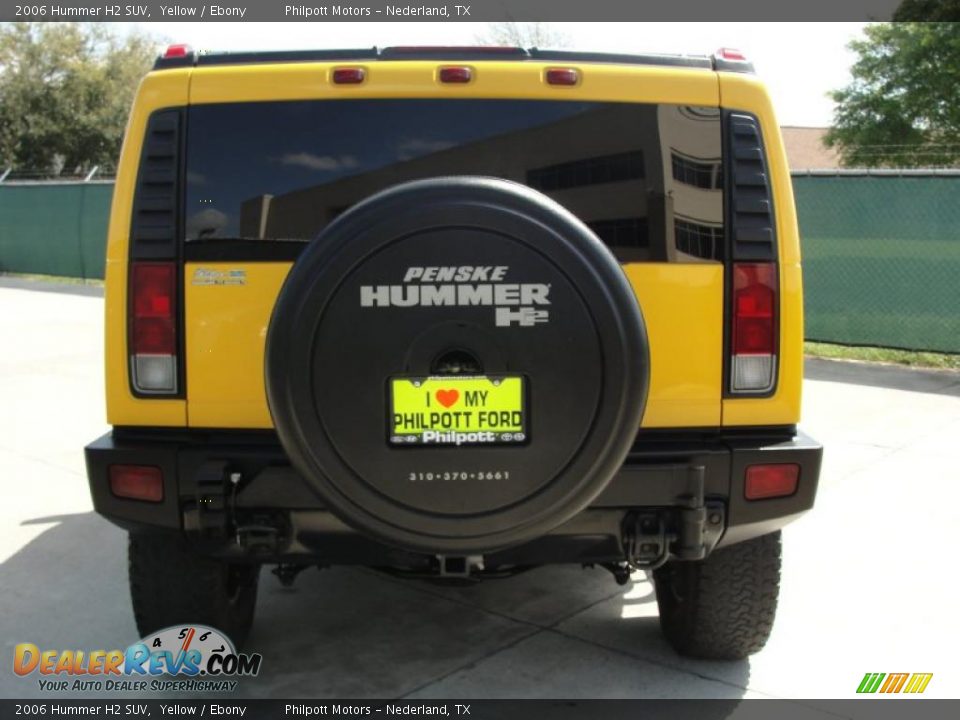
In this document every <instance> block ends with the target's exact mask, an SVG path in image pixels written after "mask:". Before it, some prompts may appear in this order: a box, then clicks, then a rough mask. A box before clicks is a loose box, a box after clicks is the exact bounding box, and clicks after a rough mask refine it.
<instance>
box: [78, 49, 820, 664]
mask: <svg viewBox="0 0 960 720" xmlns="http://www.w3.org/2000/svg"><path fill="white" fill-rule="evenodd" d="M802 337H803V335H802V297H801V272H800V252H799V242H798V237H797V227H796V218H795V213H794V205H793V197H792V191H791V186H790V178H789V175H788V170H787V165H786V160H785V155H784V150H783V146H782V143H781V139H780V134H779V130H778V126H777V124H776V121H775V119H774V115H773V112H772V109H771V106H770V101H769V99H768V96H767V94H766V92H765V90H764V88H763V86H762V85H761V84H760V83H759V82H758V81H757V80H756V79H755V77H754V76H753V75H752V70H751V67H750V66H749V64H748V63H746V62H744V61H743V60H742V58H739V56H737V55H735V54H729V53H720V54H718V55H716V56H713V57H706V56H704V57H690V56H621V55H594V54H584V53H574V52H547V51H538V50H529V51H528V50H522V49H514V48H493V49H483V48H480V49H458V48H436V49H430V48H388V49H383V50H376V49H375V50H354V51H315V52H313V51H307V52H278V53H264V54H235V55H230V54H200V55H197V54H194V53H192V52H191V51H189V50H188V49H185V48H183V47H175V48H172V49H171V51H170V52H168V53H167V55H165V56H164V57H162V58H161V59H160V60H158V62H157V65H156V68H155V69H154V71H153V72H151V73H150V74H149V75H148V76H147V77H146V78H145V79H144V81H143V83H142V85H141V87H140V89H139V92H138V94H137V98H136V101H135V104H134V107H133V111H132V115H131V117H130V120H129V126H128V129H127V135H126V140H125V144H124V148H123V153H122V158H121V162H120V167H119V172H118V176H117V182H116V190H115V195H114V199H113V208H112V214H111V221H110V230H109V242H108V249H107V271H106V373H107V412H108V420H109V422H110V424H111V425H112V426H113V431H112V432H111V433H109V434H107V435H105V436H104V437H102V438H100V439H99V440H96V441H95V442H93V443H92V444H91V445H90V446H89V447H88V448H87V451H86V457H87V466H88V471H89V479H90V487H91V491H92V494H93V499H94V503H95V506H96V509H97V511H98V512H100V513H101V514H103V515H104V516H105V517H107V518H109V519H110V520H112V521H114V522H115V523H117V524H119V525H120V526H122V527H124V528H126V529H127V530H129V533H130V545H129V554H130V587H131V594H132V600H133V608H134V613H135V616H136V620H137V624H138V626H139V629H140V630H141V631H142V632H143V633H144V634H146V633H148V632H151V631H155V630H157V629H158V628H162V627H165V626H169V625H173V624H177V623H183V622H199V623H207V624H209V625H213V626H215V627H218V628H221V629H222V630H224V631H226V632H228V633H229V634H230V635H231V636H232V637H233V639H234V640H235V641H237V642H238V643H239V642H242V640H243V638H244V636H245V635H246V632H247V630H248V629H249V627H250V625H251V622H252V620H253V608H254V601H255V597H256V591H257V582H258V575H259V570H260V567H261V565H264V564H271V565H276V566H277V567H276V569H275V572H276V573H277V574H278V575H279V576H280V578H281V580H284V581H292V579H293V577H294V576H295V575H296V573H297V572H298V571H299V570H300V569H302V568H304V567H307V566H312V565H318V566H321V567H322V566H327V565H335V564H354V565H364V566H370V567H376V568H382V569H384V570H388V571H390V572H393V573H400V574H409V575H411V576H418V577H425V578H434V579H443V578H450V579H451V581H454V580H458V581H460V582H464V581H468V580H481V579H483V578H489V577H502V576H505V575H510V574H512V573H515V572H519V571H521V570H525V569H527V568H530V567H532V566H537V565H543V564H548V563H578V564H586V565H591V564H592V565H599V566H603V567H606V568H608V569H609V570H610V571H611V572H612V573H613V574H614V576H615V577H616V579H617V580H618V581H620V582H622V583H625V582H627V580H628V578H629V574H630V572H631V570H634V569H647V570H649V571H651V572H652V575H653V578H654V581H655V585H656V592H657V601H658V603H659V608H660V622H661V625H662V628H663V631H664V633H665V635H666V637H667V638H668V640H669V641H670V642H671V643H672V644H673V646H674V647H675V648H676V649H677V650H678V651H679V652H681V653H684V654H689V655H694V656H701V657H717V658H741V657H744V656H746V655H748V654H749V653H752V652H755V651H757V650H758V649H759V648H761V647H762V646H763V644H764V642H765V641H766V639H767V637H768V635H769V633H770V629H771V626H772V622H773V616H774V611H775V609H776V601H777V592H778V584H779V572H780V528H781V527H782V526H784V525H785V524H786V523H788V522H789V521H791V520H793V519H794V518H796V517H797V516H798V515H800V514H801V513H803V512H804V511H806V510H808V509H809V508H810V507H811V506H812V504H813V501H814V495H815V493H816V486H817V478H818V474H819V466H820V455H821V450H820V447H819V446H818V445H817V444H816V443H815V442H813V441H811V440H810V439H809V438H807V437H805V436H804V435H802V434H801V433H799V432H798V430H797V422H798V421H799V418H800V386H801V379H802Z"/></svg>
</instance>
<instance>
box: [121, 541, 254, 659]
mask: <svg viewBox="0 0 960 720" xmlns="http://www.w3.org/2000/svg"><path fill="white" fill-rule="evenodd" d="M128 560H129V565H128V571H129V580H130V597H131V600H132V602H133V615H134V619H135V620H136V623H137V629H138V630H139V631H140V636H141V637H146V636H147V635H149V634H150V633H154V632H156V631H158V630H162V629H163V628H166V627H170V626H171V625H178V624H181V623H194V624H200V625H209V626H211V627H213V628H216V629H217V630H221V631H223V632H224V633H226V634H227V636H228V637H229V638H230V639H231V640H232V641H233V643H234V645H235V646H236V647H237V648H238V649H239V648H240V647H241V646H242V645H243V643H244V640H246V637H247V633H248V632H249V631H250V626H251V625H252V624H253V611H254V606H255V605H256V601H257V581H258V577H259V574H260V566H259V565H241V564H231V563H226V562H223V561H220V560H214V559H212V558H208V557H204V556H203V555H200V554H199V553H197V552H196V551H195V550H193V549H192V548H191V547H190V546H189V545H188V544H187V542H186V541H185V540H184V539H183V538H180V537H178V536H176V535H169V534H133V533H131V534H130V542H129V546H128Z"/></svg>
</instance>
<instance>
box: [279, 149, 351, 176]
mask: <svg viewBox="0 0 960 720" xmlns="http://www.w3.org/2000/svg"><path fill="white" fill-rule="evenodd" d="M280 162H281V163H282V164H284V165H295V166H298V167H304V168H307V169H308V170H319V171H322V172H332V171H334V170H349V169H351V168H355V167H357V166H358V165H359V163H358V162H357V159H356V158H355V157H354V156H353V155H341V156H340V157H333V156H332V155H313V154H311V153H307V152H300V153H287V154H286V155H284V156H283V157H282V158H280Z"/></svg>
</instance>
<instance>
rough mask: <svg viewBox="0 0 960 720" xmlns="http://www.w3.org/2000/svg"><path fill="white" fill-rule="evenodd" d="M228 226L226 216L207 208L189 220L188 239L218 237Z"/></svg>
mask: <svg viewBox="0 0 960 720" xmlns="http://www.w3.org/2000/svg"><path fill="white" fill-rule="evenodd" d="M226 224H227V216H226V214H224V213H222V212H220V211H219V210H214V209H213V208H207V209H206V210H201V211H200V212H197V213H194V214H193V215H191V216H190V217H189V218H187V237H191V238H204V237H216V234H217V232H219V231H220V230H222V229H223V227H224V226H225V225H226Z"/></svg>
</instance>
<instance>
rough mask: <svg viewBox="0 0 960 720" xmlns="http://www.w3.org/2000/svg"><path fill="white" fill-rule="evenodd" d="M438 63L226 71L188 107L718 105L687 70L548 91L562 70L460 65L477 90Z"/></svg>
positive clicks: (209, 73) (594, 69)
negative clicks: (324, 101) (358, 101)
mask: <svg viewBox="0 0 960 720" xmlns="http://www.w3.org/2000/svg"><path fill="white" fill-rule="evenodd" d="M449 64H451V63H449V62H448V63H444V62H441V61H402V62H399V61H392V62H376V63H368V64H363V63H347V62H338V63H296V64H289V65H266V66H264V65H232V66H230V65H225V66H210V67H200V68H197V69H196V70H194V71H193V82H192V85H191V89H190V102H191V103H224V102H256V101H266V100H304V99H311V98H330V99H343V98H415V97H418V98H429V97H433V98H451V97H460V98H464V97H466V98H527V99H542V100H551V99H563V98H568V99H570V100H605V101H612V102H660V103H673V104H678V105H713V106H716V105H717V104H718V100H719V95H718V89H717V76H716V75H715V74H714V73H710V72H704V71H703V70H694V69H688V68H663V67H643V66H628V65H591V66H589V67H587V66H584V71H583V77H582V80H581V82H580V83H579V84H578V85H575V86H573V87H568V86H559V85H547V84H546V83H545V82H544V81H543V73H544V70H545V69H546V68H547V67H556V65H557V63H539V62H522V63H518V62H515V61H508V62H487V61H484V62H481V63H461V62H455V63H452V64H456V65H469V66H472V67H473V68H474V79H473V81H472V82H469V83H465V84H462V85H454V84H442V83H440V82H439V81H438V80H437V69H438V68H439V67H440V66H441V65H449ZM344 65H349V66H351V67H356V66H361V67H364V68H365V69H366V71H367V79H366V81H365V82H363V83H362V84H359V85H334V84H333V83H331V82H330V73H331V72H332V70H333V68H334V67H342V66H344Z"/></svg>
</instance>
